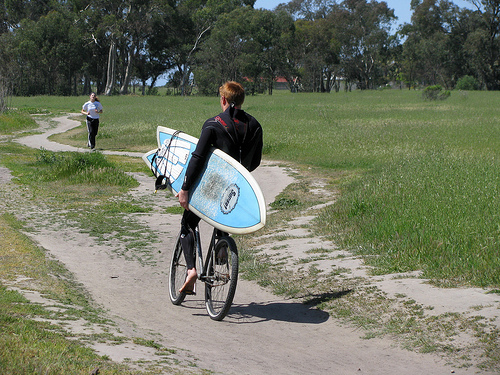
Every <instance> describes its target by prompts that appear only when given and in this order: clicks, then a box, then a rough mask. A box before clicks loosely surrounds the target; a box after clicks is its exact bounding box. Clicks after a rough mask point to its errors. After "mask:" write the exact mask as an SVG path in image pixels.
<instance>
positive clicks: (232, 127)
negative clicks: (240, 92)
mask: <svg viewBox="0 0 500 375" xmlns="http://www.w3.org/2000/svg"><path fill="white" fill-rule="evenodd" d="M211 147H215V148H218V149H220V150H222V151H224V152H225V153H226V154H228V155H230V156H232V157H233V158H234V159H236V160H238V161H239V162H240V163H241V164H242V165H243V166H244V167H245V168H246V169H248V170H249V171H250V172H251V171H253V170H254V169H255V168H257V167H258V166H259V164H260V160H261V157H262V127H261V126H260V124H259V122H258V121H257V120H256V119H255V118H254V117H252V116H250V115H249V114H247V113H246V112H245V111H243V110H241V109H236V108H234V107H232V106H231V107H229V108H228V109H226V110H225V111H224V112H222V113H220V114H219V115H217V116H215V117H212V118H210V119H208V120H207V121H205V123H204V124H203V127H202V129H201V135H200V140H199V141H198V144H197V146H196V149H195V150H194V152H193V154H192V157H191V160H190V162H189V165H188V167H187V170H186V176H185V178H184V183H183V185H182V189H183V190H189V189H190V188H191V186H192V184H193V183H194V181H196V178H197V177H198V176H199V174H200V173H201V171H202V169H203V167H204V165H205V161H206V158H207V155H208V152H209V151H210V148H211ZM199 222H200V218H199V217H198V216H196V215H195V214H194V213H192V212H191V211H187V210H185V211H184V214H183V216H182V221H181V243H182V247H183V250H184V255H185V257H186V263H187V268H188V269H191V268H193V267H194V266H195V265H194V246H193V232H192V230H194V228H196V226H197V225H198V223H199Z"/></svg>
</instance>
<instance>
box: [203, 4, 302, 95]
mask: <svg viewBox="0 0 500 375" xmlns="http://www.w3.org/2000/svg"><path fill="white" fill-rule="evenodd" d="M293 32H294V24H293V19H292V18H291V17H290V15H289V14H288V13H286V12H272V11H269V10H265V9H254V8H252V7H249V6H243V7H239V8H236V9H234V10H233V11H232V12H231V13H227V14H222V15H220V16H219V18H218V20H217V21H216V22H215V24H214V25H213V28H212V30H211V32H210V36H209V37H208V39H207V40H206V41H205V43H203V45H202V46H201V47H200V50H199V52H198V53H197V54H196V61H197V69H196V72H195V79H196V82H197V85H198V86H199V88H200V89H201V90H202V92H204V93H216V92H217V91H216V90H217V87H218V86H219V85H220V84H221V83H222V82H224V81H225V80H229V79H231V80H245V81H246V86H247V87H248V88H249V91H251V92H258V91H262V90H264V89H267V90H268V92H269V93H270V94H272V88H273V83H274V79H275V78H276V77H277V76H278V75H282V74H288V73H289V70H290V65H289V62H288V55H287V54H288V51H289V49H290V40H291V39H290V36H291V35H292V34H293Z"/></svg>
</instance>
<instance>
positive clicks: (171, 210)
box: [165, 206, 184, 215]
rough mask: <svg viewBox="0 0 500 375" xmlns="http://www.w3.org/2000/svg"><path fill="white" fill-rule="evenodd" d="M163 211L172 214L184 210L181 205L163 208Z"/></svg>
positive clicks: (180, 213) (178, 213) (179, 213)
mask: <svg viewBox="0 0 500 375" xmlns="http://www.w3.org/2000/svg"><path fill="white" fill-rule="evenodd" d="M165 212H166V213H167V214H172V215H182V214H183V212H184V208H182V207H181V206H170V207H166V208H165Z"/></svg>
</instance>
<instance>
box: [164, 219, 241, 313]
mask: <svg viewBox="0 0 500 375" xmlns="http://www.w3.org/2000/svg"><path fill="white" fill-rule="evenodd" d="M194 246H195V251H196V252H195V254H197V262H198V268H197V272H198V280H200V281H202V282H203V283H205V307H206V310H207V312H208V315H209V316H210V318H211V319H213V320H217V321H221V320H222V319H224V317H225V316H226V315H227V313H228V312H229V309H230V308H231V305H232V303H233V298H234V294H235V292H236V284H237V282H238V268H239V263H238V249H237V247H236V243H235V242H234V240H233V239H232V238H231V237H230V236H229V234H228V233H225V232H222V231H221V230H219V229H216V228H214V230H213V233H212V238H211V239H210V246H209V247H208V251H207V254H206V259H205V262H204V261H203V254H202V246H201V240H200V231H199V227H196V229H195V231H194ZM186 275H187V267H186V262H185V260H184V254H183V252H182V246H181V242H180V232H179V235H178V236H177V239H176V241H175V248H174V252H173V254H172V259H171V262H170V272H169V294H170V301H171V302H172V303H173V304H174V305H180V304H181V303H182V302H183V301H184V299H185V297H186V293H184V292H179V289H180V288H181V286H182V285H183V284H184V281H185V279H186Z"/></svg>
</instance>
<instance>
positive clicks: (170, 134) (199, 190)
mask: <svg viewBox="0 0 500 375" xmlns="http://www.w3.org/2000/svg"><path fill="white" fill-rule="evenodd" d="M157 139H158V149H156V150H151V151H150V152H148V153H146V154H145V155H144V156H143V157H142V158H143V160H144V161H145V163H146V164H147V165H148V166H149V167H150V168H151V170H152V171H153V172H154V173H155V175H156V176H157V177H158V176H165V177H166V178H167V179H168V181H169V187H170V189H171V191H172V193H174V194H177V193H178V192H179V191H180V189H181V187H182V184H183V181H184V175H185V174H186V167H187V165H188V164H189V160H191V153H192V152H193V151H194V149H195V148H196V144H197V143H198V139H197V138H195V137H192V136H190V135H188V134H185V133H182V132H178V131H175V130H173V129H169V128H166V127H163V126H159V127H158V129H157ZM189 209H190V210H192V211H193V212H194V213H196V214H197V215H198V216H199V217H200V218H201V219H202V220H204V221H206V222H207V223H209V224H210V225H212V226H214V227H215V228H217V229H220V230H223V231H225V232H228V233H233V234H245V233H252V232H255V231H257V230H259V229H260V228H262V227H263V226H264V225H265V223H266V204H265V201H264V195H263V194H262V191H261V189H260V187H259V185H258V183H257V181H255V179H254V178H253V176H252V175H251V174H250V172H248V170H247V169H246V168H245V167H243V166H242V165H241V164H240V163H239V162H238V161H236V160H235V159H233V158H232V157H231V156H229V155H227V154H226V153H224V152H222V151H221V150H218V149H212V150H211V151H210V153H209V155H208V157H207V161H206V163H205V167H204V169H203V171H202V173H201V175H200V177H199V178H198V180H197V181H196V182H195V183H194V185H193V187H192V188H191V190H190V197H189Z"/></svg>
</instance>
